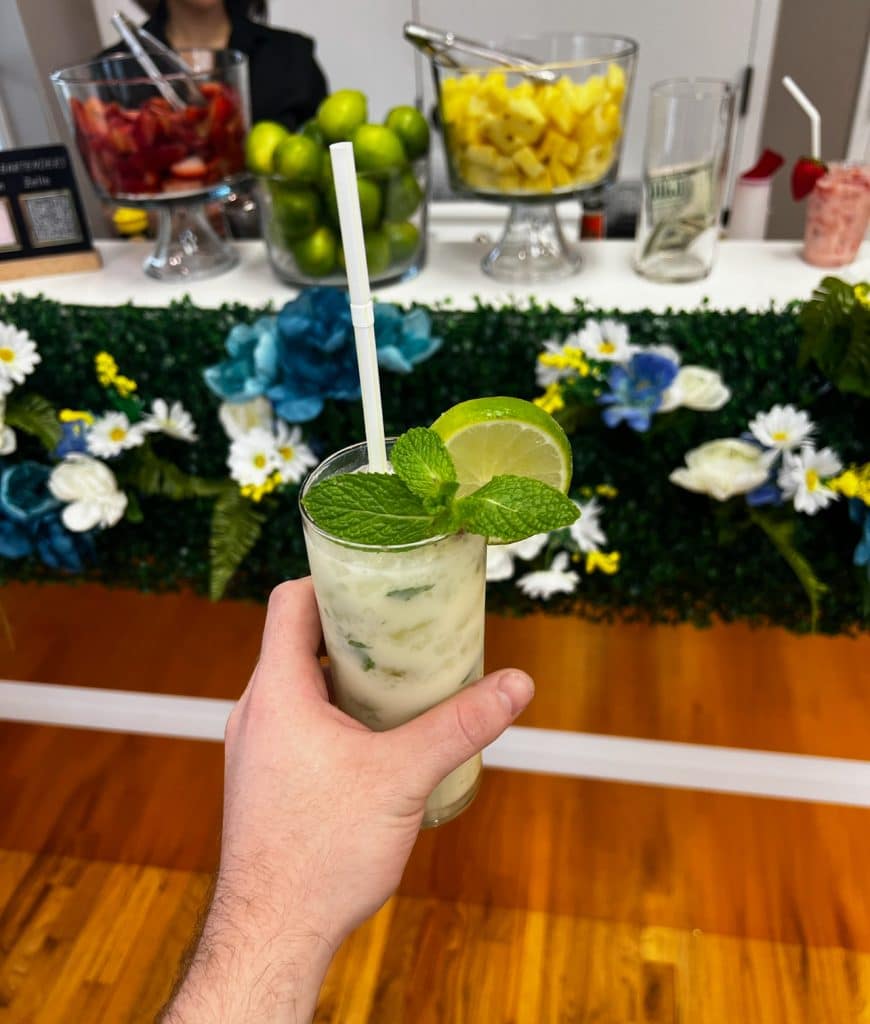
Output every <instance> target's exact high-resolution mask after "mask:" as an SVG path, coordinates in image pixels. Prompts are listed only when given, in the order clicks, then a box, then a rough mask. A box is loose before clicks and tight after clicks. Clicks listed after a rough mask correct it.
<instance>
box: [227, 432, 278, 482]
mask: <svg viewBox="0 0 870 1024" xmlns="http://www.w3.org/2000/svg"><path fill="white" fill-rule="evenodd" d="M227 466H228V467H229V470H230V476H231V477H232V478H233V480H235V481H236V483H237V484H238V485H239V487H262V486H263V484H264V483H265V482H266V481H267V480H268V479H269V477H270V476H271V475H272V474H273V473H274V472H275V470H276V469H279V468H280V456H279V455H278V445H277V443H276V441H275V435H274V434H273V433H272V431H271V430H264V429H263V428H262V427H255V428H254V429H253V430H249V431H248V432H247V434H242V436H241V437H237V438H236V439H235V440H234V441H233V443H232V444H231V445H230V450H229V454H228V456H227Z"/></svg>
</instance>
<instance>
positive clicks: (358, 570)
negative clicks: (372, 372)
mask: <svg viewBox="0 0 870 1024" xmlns="http://www.w3.org/2000/svg"><path fill="white" fill-rule="evenodd" d="M387 445H388V448H389V447H391V446H392V442H391V441H388V442H387ZM367 466H368V448H367V446H366V445H365V443H362V444H355V445H352V446H351V447H350V448H345V449H343V450H342V451H339V452H336V453H335V454H334V455H332V456H330V457H329V458H328V459H326V460H325V461H323V462H322V463H321V464H320V465H319V466H318V467H317V468H316V469H315V470H314V471H313V472H312V473H311V475H310V476H309V477H308V479H307V480H306V481H305V484H304V485H303V487H302V490H301V492H300V505H301V502H302V500H303V499H304V498H305V495H306V494H307V493H308V491H309V489H310V488H311V487H313V486H314V485H315V484H317V483H320V482H321V481H323V480H327V479H329V478H330V477H334V476H339V475H341V474H344V473H355V472H357V471H359V470H362V469H365V468H366V467H367ZM302 524H303V530H304V534H305V546H306V548H307V550H308V561H309V565H310V567H311V578H312V581H313V583H314V592H315V594H316V595H317V604H318V607H319V609H320V621H321V623H322V625H323V638H324V641H325V643H326V651H327V654H328V655H329V663H330V671H331V676H332V690H333V694H332V696H333V699H334V701H335V703H336V704H337V705H338V707H340V708H341V710H342V711H344V712H346V713H347V714H349V715H350V716H351V717H352V718H355V719H356V720H357V721H358V722H362V723H363V724H364V725H367V726H368V727H369V728H370V729H374V730H376V731H382V730H385V729H392V728H394V727H395V726H397V725H401V724H402V723H403V722H407V721H408V720H409V719H411V718H414V717H416V716H417V715H419V714H421V713H422V712H424V711H426V710H428V709H429V708H431V707H433V706H434V705H436V704H439V703H440V702H441V701H443V700H446V699H447V698H448V697H451V696H452V695H453V694H454V693H457V692H458V691H459V690H460V689H462V687H463V686H467V685H468V684H469V683H472V682H474V681H475V680H477V679H479V678H480V677H481V676H482V675H483V634H484V618H485V600H486V542H485V540H484V538H483V537H478V536H477V535H476V534H472V533H463V534H451V535H448V536H441V537H432V538H428V539H427V540H424V541H420V542H418V543H416V544H403V545H399V546H396V547H376V546H372V545H365V544H353V543H350V542H348V541H345V540H342V539H341V538H340V537H336V536H334V535H332V534H330V533H328V532H327V531H326V530H323V529H321V528H320V527H319V526H317V524H316V523H315V522H314V521H313V520H312V519H311V517H310V516H309V515H308V514H307V512H306V511H305V508H304V506H302ZM481 767H482V761H481V757H480V755H479V754H477V755H475V756H474V757H472V758H471V759H470V760H468V761H466V762H465V764H463V765H460V767H459V768H457V769H456V770H455V771H453V772H451V773H450V774H449V775H448V776H447V778H446V779H444V781H443V782H442V783H441V784H440V785H439V786H437V787H436V789H435V790H434V791H433V793H432V794H431V795H430V797H429V799H428V800H427V801H426V809H425V812H424V815H423V827H424V828H427V827H431V826H433V825H441V824H443V823H444V822H447V821H450V820H451V819H452V818H455V817H456V816H457V815H458V814H459V813H460V812H461V811H463V810H464V809H465V808H466V807H467V806H468V805H469V804H470V803H471V801H472V800H473V799H474V797H475V795H476V793H477V790H478V788H479V787H480V775H481Z"/></svg>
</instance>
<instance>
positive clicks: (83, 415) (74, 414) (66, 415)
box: [57, 409, 94, 426]
mask: <svg viewBox="0 0 870 1024" xmlns="http://www.w3.org/2000/svg"><path fill="white" fill-rule="evenodd" d="M57 418H58V419H59V420H60V422H61V423H87V425H88V426H90V425H91V424H92V423H93V422H94V417H93V416H92V415H91V413H89V412H86V411H85V410H84V409H61V410H60V412H59V413H58V414H57Z"/></svg>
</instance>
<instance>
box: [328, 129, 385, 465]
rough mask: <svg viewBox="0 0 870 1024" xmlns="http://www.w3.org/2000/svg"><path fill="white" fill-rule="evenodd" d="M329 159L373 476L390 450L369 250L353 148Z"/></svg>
mask: <svg viewBox="0 0 870 1024" xmlns="http://www.w3.org/2000/svg"><path fill="white" fill-rule="evenodd" d="M329 155H330V159H331V160H332V176H333V178H334V180H335V196H336V199H337V200H338V223H339V224H340V226H341V244H342V245H343V246H344V264H345V267H346V269H347V286H348V291H349V292H350V315H351V320H352V322H353V332H354V337H355V339H356V358H357V362H358V363H359V381H360V386H361V388H362V404H363V419H364V421H365V431H366V445H367V446H368V453H369V468H370V469H372V470H373V471H374V472H375V473H386V471H387V446H386V443H385V441H384V413H383V409H382V408H381V381H380V377H379V376H378V350H377V345H376V344H375V311H374V306H373V305H372V293H371V287H370V286H369V272H368V267H367V266H366V246H365V238H364V237H363V226H362V213H361V212H360V207H359V189H358V188H357V183H356V164H355V163H354V159H353V146H352V145H351V144H350V143H349V142H334V143H333V144H332V145H331V146H330V147H329Z"/></svg>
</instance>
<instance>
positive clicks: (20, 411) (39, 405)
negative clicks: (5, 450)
mask: <svg viewBox="0 0 870 1024" xmlns="http://www.w3.org/2000/svg"><path fill="white" fill-rule="evenodd" d="M4 419H5V420H6V424H7V425H8V426H10V427H15V429H16V430H23V431H24V433H25V434H32V435H33V436H34V437H35V438H36V439H37V440H38V441H39V442H40V443H41V444H42V446H43V447H44V448H45V449H46V451H49V452H53V451H54V449H55V448H56V447H57V444H58V442H59V441H60V439H61V437H62V436H63V428H62V427H61V425H60V421H59V420H58V418H57V412H56V410H55V409H54V407H53V406H52V405H51V403H50V402H48V401H47V400H46V399H45V398H43V397H42V395H33V394H27V395H13V396H12V398H10V399H8V400H7V402H6V412H5V415H4Z"/></svg>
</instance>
